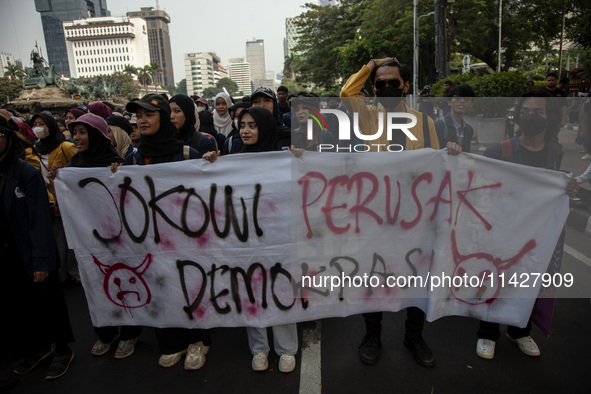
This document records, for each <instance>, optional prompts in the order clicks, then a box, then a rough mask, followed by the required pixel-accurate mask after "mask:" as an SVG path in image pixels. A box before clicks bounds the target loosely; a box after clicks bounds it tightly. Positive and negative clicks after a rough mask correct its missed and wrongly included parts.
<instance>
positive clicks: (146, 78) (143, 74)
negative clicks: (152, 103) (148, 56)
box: [137, 65, 153, 92]
mask: <svg viewBox="0 0 591 394" xmlns="http://www.w3.org/2000/svg"><path fill="white" fill-rule="evenodd" d="M137 79H138V81H139V82H140V83H141V84H142V85H144V91H145V92H147V91H148V85H149V84H150V83H152V81H153V74H152V68H151V67H150V66H149V65H145V66H144V67H143V68H138V69H137Z"/></svg>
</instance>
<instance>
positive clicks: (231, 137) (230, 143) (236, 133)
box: [222, 102, 250, 156]
mask: <svg viewBox="0 0 591 394" xmlns="http://www.w3.org/2000/svg"><path fill="white" fill-rule="evenodd" d="M244 108H250V103H244V102H240V103H236V104H234V105H233V106H231V107H230V108H229V109H228V112H229V113H230V116H231V117H232V131H231V132H230V134H228V137H227V138H226V141H224V147H223V148H222V156H223V155H230V154H232V153H238V152H240V150H241V149H242V139H240V127H239V124H238V116H240V112H242V110H243V109H244Z"/></svg>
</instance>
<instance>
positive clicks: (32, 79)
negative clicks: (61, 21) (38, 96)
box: [23, 42, 63, 88]
mask: <svg viewBox="0 0 591 394" xmlns="http://www.w3.org/2000/svg"><path fill="white" fill-rule="evenodd" d="M31 63H33V67H27V68H26V69H25V71H26V72H27V79H25V80H24V81H23V84H24V87H25V88H34V87H40V88H44V87H45V86H47V85H57V86H59V87H61V86H62V85H63V83H62V80H61V78H60V77H59V76H58V75H56V74H55V67H54V66H53V65H50V64H49V63H48V62H47V60H45V59H44V58H43V55H42V54H41V48H39V45H38V44H37V42H35V49H33V50H32V51H31Z"/></svg>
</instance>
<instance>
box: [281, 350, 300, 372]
mask: <svg viewBox="0 0 591 394" xmlns="http://www.w3.org/2000/svg"><path fill="white" fill-rule="evenodd" d="M295 366H296V359H295V356H294V355H293V354H284V355H283V356H281V357H280V358H279V371H280V372H283V373H290V372H292V371H293V370H294V369H295Z"/></svg>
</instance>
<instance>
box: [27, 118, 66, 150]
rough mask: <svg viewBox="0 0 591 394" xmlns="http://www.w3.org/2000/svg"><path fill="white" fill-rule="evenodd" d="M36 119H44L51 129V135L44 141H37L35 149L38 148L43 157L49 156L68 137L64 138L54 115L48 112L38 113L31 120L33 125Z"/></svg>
mask: <svg viewBox="0 0 591 394" xmlns="http://www.w3.org/2000/svg"><path fill="white" fill-rule="evenodd" d="M36 117H40V118H41V119H43V122H45V124H46V125H47V128H48V129H49V135H48V136H47V137H45V138H43V139H42V140H39V141H37V144H35V148H37V151H38V152H39V153H41V154H42V155H48V154H50V153H51V152H53V150H54V149H55V148H57V147H58V146H60V145H61V144H62V142H64V141H65V140H66V137H65V136H64V133H62V132H61V131H60V129H59V127H57V122H56V120H55V118H54V117H53V115H51V114H48V113H46V112H41V113H38V114H36V115H35V116H33V118H32V119H31V124H33V121H34V120H35V118H36Z"/></svg>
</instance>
